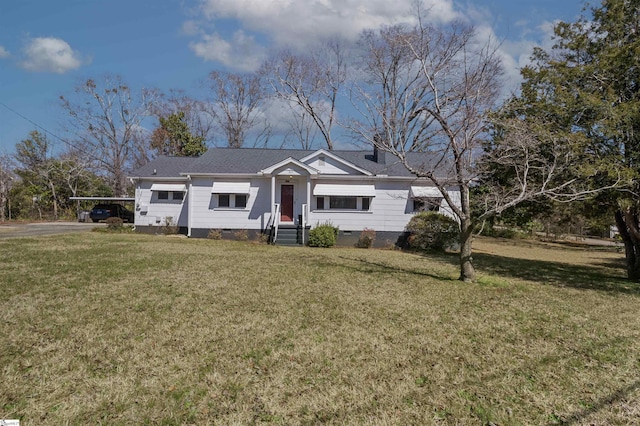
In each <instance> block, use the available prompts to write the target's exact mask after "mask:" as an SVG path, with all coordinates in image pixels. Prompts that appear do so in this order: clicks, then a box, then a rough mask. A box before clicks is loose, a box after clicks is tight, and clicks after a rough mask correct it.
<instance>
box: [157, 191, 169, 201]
mask: <svg viewBox="0 0 640 426" xmlns="http://www.w3.org/2000/svg"><path fill="white" fill-rule="evenodd" d="M168 199H169V191H158V200H168Z"/></svg>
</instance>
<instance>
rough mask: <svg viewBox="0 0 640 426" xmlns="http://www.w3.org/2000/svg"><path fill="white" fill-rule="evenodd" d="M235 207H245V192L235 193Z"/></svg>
mask: <svg viewBox="0 0 640 426" xmlns="http://www.w3.org/2000/svg"><path fill="white" fill-rule="evenodd" d="M235 206H236V208H238V209H244V208H245V207H247V194H236V204H235Z"/></svg>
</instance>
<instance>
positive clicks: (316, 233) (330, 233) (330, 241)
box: [309, 223, 338, 247]
mask: <svg viewBox="0 0 640 426" xmlns="http://www.w3.org/2000/svg"><path fill="white" fill-rule="evenodd" d="M337 238H338V228H337V227H335V226H333V225H332V224H330V223H323V224H321V225H317V226H316V227H315V228H313V229H311V230H310V231H309V246H311V247H333V246H334V245H336V239H337Z"/></svg>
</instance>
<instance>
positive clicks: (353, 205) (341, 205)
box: [329, 196, 358, 210]
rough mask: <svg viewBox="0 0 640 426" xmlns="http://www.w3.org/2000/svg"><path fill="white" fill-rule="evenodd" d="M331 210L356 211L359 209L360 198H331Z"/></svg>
mask: <svg viewBox="0 0 640 426" xmlns="http://www.w3.org/2000/svg"><path fill="white" fill-rule="evenodd" d="M329 208H331V209H340V210H356V209H357V208H358V198H357V197H343V196H332V197H329Z"/></svg>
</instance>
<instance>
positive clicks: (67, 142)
mask: <svg viewBox="0 0 640 426" xmlns="http://www.w3.org/2000/svg"><path fill="white" fill-rule="evenodd" d="M0 105H2V106H3V107H5V108H6V109H7V110H9V111H11V112H12V113H14V114H15V115H17V116H18V117H20V118H22V119H23V120H25V121H28V122H29V123H31V124H33V125H34V126H36V127H37V128H38V129H40V130H42V131H43V132H44V133H46V134H48V135H50V136H52V137H54V138H56V139H58V140H59V141H60V142H62V143H64V144H65V145H68V146H70V147H71V148H74V149H78V147H77V146H75V145H74V144H72V143H71V142H69V141H67V140H64V139H62V138H61V137H60V136H58V135H56V134H55V133H53V132H51V131H49V130H48V129H46V128H45V127H43V126H41V125H39V124H38V123H36V122H35V121H33V120H32V119H30V118H29V117H26V116H25V115H23V114H21V113H19V112H18V111H16V110H15V109H13V108H11V107H10V106H8V105H7V104H5V103H4V102H2V101H0Z"/></svg>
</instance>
